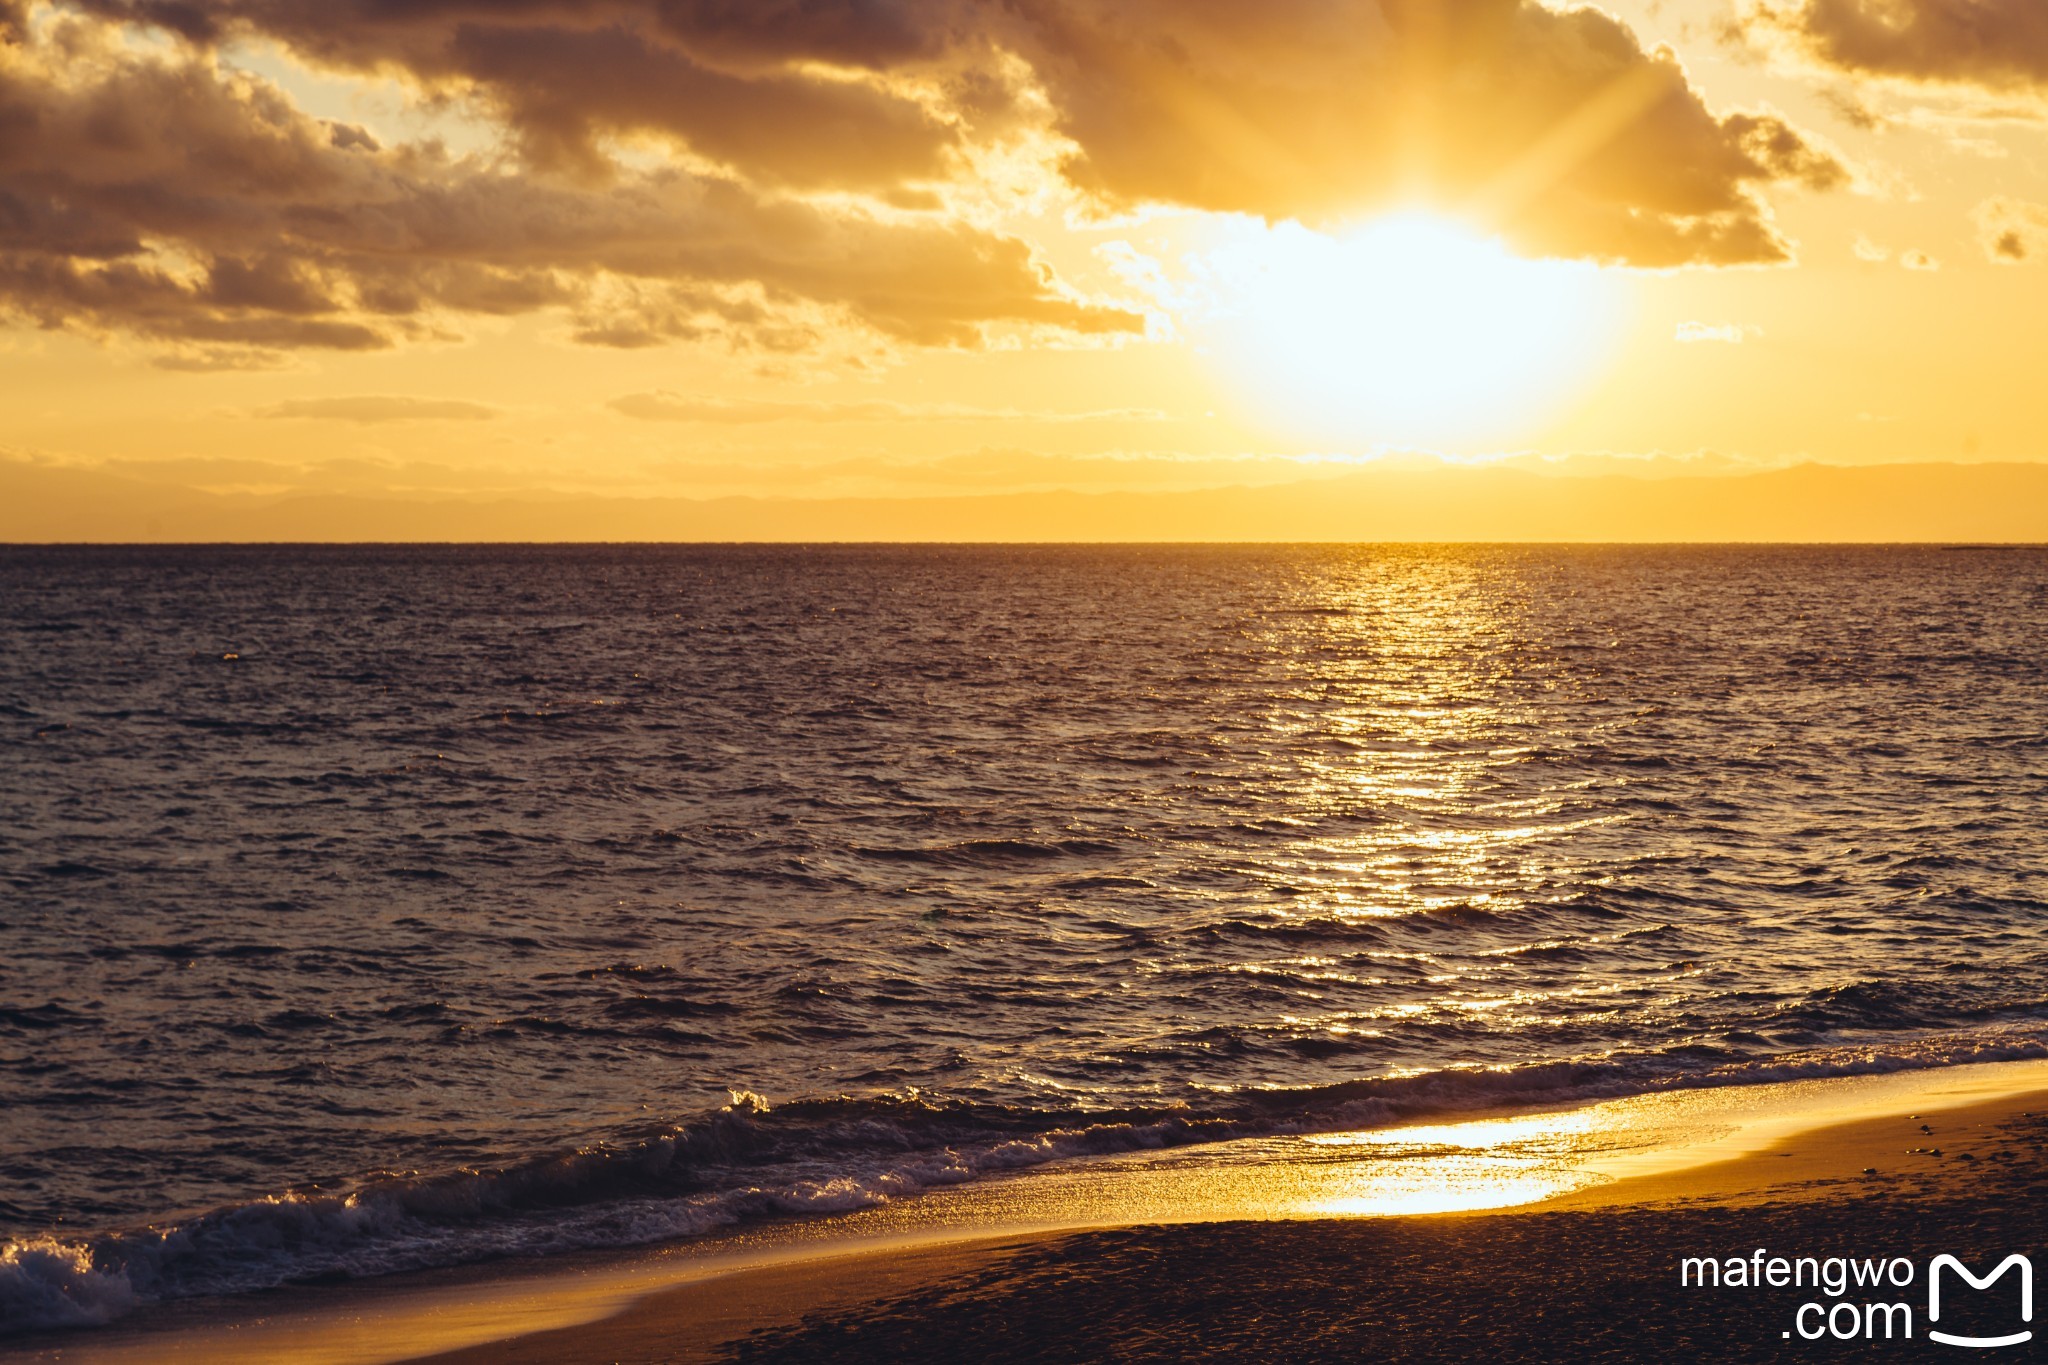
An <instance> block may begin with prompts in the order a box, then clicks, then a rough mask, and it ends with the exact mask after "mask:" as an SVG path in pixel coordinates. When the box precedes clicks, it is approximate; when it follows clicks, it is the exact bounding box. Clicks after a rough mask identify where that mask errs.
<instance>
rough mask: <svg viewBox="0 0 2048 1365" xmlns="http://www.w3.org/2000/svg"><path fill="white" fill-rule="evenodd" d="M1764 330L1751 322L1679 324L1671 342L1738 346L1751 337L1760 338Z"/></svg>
mask: <svg viewBox="0 0 2048 1365" xmlns="http://www.w3.org/2000/svg"><path fill="white" fill-rule="evenodd" d="M1763 334H1764V329H1763V328H1761V327H1759V326H1757V325H1756V324H1755V323H1753V322H1721V323H1708V322H1681V323H1679V324H1678V330H1677V332H1676V333H1675V335H1674V336H1673V337H1672V340H1674V341H1678V342H1682V343H1686V344H1697V343H1699V342H1703V341H1717V342H1722V343H1725V344H1727V345H1730V346H1740V345H1741V344H1742V343H1743V342H1745V341H1747V340H1748V339H1749V338H1751V337H1760V336H1762V335H1763Z"/></svg>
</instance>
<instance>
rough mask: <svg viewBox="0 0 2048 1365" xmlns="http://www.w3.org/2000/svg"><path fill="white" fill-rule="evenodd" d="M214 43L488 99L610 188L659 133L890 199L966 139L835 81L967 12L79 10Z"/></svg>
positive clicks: (741, 164)
mask: <svg viewBox="0 0 2048 1365" xmlns="http://www.w3.org/2000/svg"><path fill="white" fill-rule="evenodd" d="M77 7H78V8H82V9H87V10H90V11H93V12H96V13H99V14H101V15H105V16H107V17H112V18H119V19H125V20H130V21H134V22H141V23H149V24H154V25H157V26H161V27H163V28H166V29H169V30H170V31H172V32H175V33H178V34H181V35H183V36H185V37H188V38H191V39H194V40H196V41H200V42H206V43H214V42H219V41H221V40H223V39H226V38H230V37H233V36H237V35H241V34H261V35H264V36H266V37H270V38H274V39H276V40H278V41H280V42H282V43H284V44H286V45H287V46H289V47H291V48H292V49H293V50H294V51H296V52H299V53H300V54H302V55H304V56H306V57H308V58H310V59H312V60H314V61H317V62H321V63H324V64H327V65H330V66H337V67H341V68H344V69H348V70H353V71H359V72H386V71H389V70H392V69H394V68H397V69H401V70H404V71H406V72H408V73H410V74H411V75H412V76H413V77H414V78H416V79H418V80H419V81H421V82H424V83H426V84H428V85H430V86H433V87H435V88H437V89H440V90H443V91H447V92H451V93H456V94H468V95H473V96H474V97H475V98H476V99H477V100H478V101H479V102H480V103H481V104H482V105H483V106H485V107H486V108H488V109H489V110H490V111H491V112H492V113H493V114H495V115H496V116H497V117H498V118H500V119H502V120H503V122H504V123H505V124H506V126H507V127H508V128H510V129H511V130H512V131H513V133H514V134H515V135H516V136H517V138H518V140H519V143H520V145H521V147H522V148H523V150H524V151H525V152H526V153H527V155H528V158H529V159H530V160H531V161H532V162H533V163H534V164H537V165H543V166H550V167H558V168H574V169H577V170H579V171H581V172H583V173H585V174H591V175H599V174H603V173H604V172H605V170H606V169H607V165H608V163H607V159H606V157H605V155H604V153H603V151H602V150H601V149H600V147H599V145H598V140H599V138H600V137H602V136H603V135H606V134H615V133H650V134H657V135H661V136H665V137H668V138H670V139H673V140H674V141H675V142H676V143H677V144H678V145H680V146H682V147H685V148H687V149H688V150H689V151H691V152H693V153H695V154H697V155H699V156H701V157H704V158H707V159H709V160H712V161H716V162H720V163H723V164H725V165H727V166H730V167H733V168H736V169H740V170H743V171H744V172H745V174H746V175H748V176H749V177H750V178H752V179H755V180H757V181H764V182H767V181H772V182H776V183H785V184H790V185H797V186H802V187H807V188H822V187H836V188H887V187H889V186H892V185H894V184H896V183H898V182H900V181H901V180H903V179H905V178H924V177H937V176H940V175H942V174H943V173H944V172H945V169H946V154H947V152H948V151H949V149H951V148H952V147H953V146H954V145H955V142H956V132H955V130H954V128H953V127H952V126H951V125H950V124H949V123H947V122H946V121H945V120H943V119H941V118H940V117H938V116H937V115H936V114H935V113H934V112H933V111H931V110H929V109H927V108H925V107H924V106H923V105H922V104H921V103H919V102H918V101H917V100H914V99H912V98H910V97H908V96H907V95H904V94H901V93H897V92H894V91H890V90H885V89H880V88H877V87H876V86H874V85H872V84H862V83H854V82H848V81H843V80H830V79H819V78H818V77H817V76H816V75H815V74H811V73H807V72H805V71H803V70H800V69H797V64H799V63H805V62H831V63H843V64H849V65H855V66H866V67H870V68H874V69H881V68H884V67H893V66H895V65H898V64H902V63H910V62H916V61H919V60H922V59H925V58H928V57H931V56H934V55H936V54H937V53H938V51H940V50H941V48H942V47H943V46H944V44H943V40H942V35H943V33H944V25H943V24H941V23H938V22H935V20H936V18H937V17H938V16H939V15H940V14H941V12H942V11H944V10H946V9H950V8H951V7H950V6H940V5H929V4H926V5H912V4H907V3H899V4H881V3H872V0H869V2H867V3H861V2H859V0H771V2H770V3H765V4H747V3H745V2H744V0H715V2H713V3H688V0H656V2H655V3H647V2H646V0H641V2H640V3H632V2H631V0H514V2H513V3H479V2H477V0H424V2H422V3H404V2H401V0H322V3H319V4H307V3H305V0H216V2H215V3H209V4H207V5H205V6H203V7H199V6H184V5H165V4H161V3H156V2H155V0H77Z"/></svg>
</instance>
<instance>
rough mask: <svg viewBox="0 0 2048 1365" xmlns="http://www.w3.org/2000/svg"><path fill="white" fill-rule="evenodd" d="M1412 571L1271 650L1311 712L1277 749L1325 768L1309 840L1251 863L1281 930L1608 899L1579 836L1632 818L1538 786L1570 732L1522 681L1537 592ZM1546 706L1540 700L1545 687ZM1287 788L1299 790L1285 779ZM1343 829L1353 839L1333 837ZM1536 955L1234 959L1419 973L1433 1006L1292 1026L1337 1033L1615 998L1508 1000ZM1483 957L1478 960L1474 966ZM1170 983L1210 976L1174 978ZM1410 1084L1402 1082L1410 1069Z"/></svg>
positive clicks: (1540, 995)
mask: <svg viewBox="0 0 2048 1365" xmlns="http://www.w3.org/2000/svg"><path fill="white" fill-rule="evenodd" d="M1426 577H1427V579H1428V581H1427V582H1426V583H1418V582H1417V577H1416V575H1415V574H1414V573H1409V574H1405V575H1384V576H1379V577H1377V578H1371V577H1368V578H1365V579H1364V580H1363V581H1354V582H1352V583H1350V584H1349V585H1347V586H1345V587H1343V588H1341V589H1339V590H1337V591H1334V592H1332V593H1331V594H1330V595H1329V596H1328V598H1327V599H1326V600H1327V602H1328V606H1327V607H1326V608H1325V609H1324V610H1323V611H1322V612H1320V613H1319V614H1318V615H1317V616H1316V617H1315V618H1314V620H1313V621H1312V622H1311V623H1309V624H1308V625H1307V626H1303V625H1301V624H1299V623H1295V624H1290V625H1285V626H1276V627H1273V628H1272V630H1273V633H1274V635H1275V636H1276V637H1277V636H1279V635H1281V634H1282V633H1285V634H1286V635H1287V636H1288V638H1287V640H1286V641H1285V647H1284V648H1276V649H1275V651H1274V652H1275V653H1276V654H1277V655H1279V656H1281V657H1284V658H1287V659H1289V660H1291V661H1292V666H1293V667H1294V668H1295V669H1296V670H1298V674H1299V676H1298V678H1297V679H1296V682H1295V686H1294V688H1293V690H1292V696H1293V697H1294V699H1295V701H1296V702H1297V704H1298V709H1296V710H1294V711H1293V712H1292V713H1291V714H1282V715H1275V716H1268V717H1265V718H1264V724H1265V726H1266V728H1267V729H1268V730H1269V731H1270V732H1272V733H1274V734H1275V735H1276V736H1277V737H1278V739H1279V742H1280V746H1281V747H1285V748H1290V749H1294V748H1298V749H1299V750H1301V751H1306V752H1310V753H1313V754H1316V755H1319V756H1318V757H1316V758H1314V759H1312V760H1311V761H1309V762H1308V763H1306V764H1305V765H1304V766H1303V768H1302V769H1301V770H1300V771H1299V773H1298V774H1296V775H1294V776H1293V777H1292V779H1291V780H1292V781H1293V782H1295V783H1297V784H1298V785H1299V787H1300V790H1299V791H1297V792H1294V793H1292V796H1293V798H1294V800H1295V801H1296V802H1297V804H1298V806H1299V808H1301V809H1304V810H1305V811H1307V812H1309V813H1310V816H1311V817H1312V818H1311V819H1310V820H1309V821H1307V822H1306V823H1309V824H1311V825H1312V826H1313V830H1312V832H1311V833H1309V834H1306V835H1305V836H1304V837H1302V838H1300V839H1298V840H1296V841H1295V842H1293V843H1292V844H1288V845H1283V846H1280V847H1277V848H1273V849H1269V850H1264V851H1262V852H1261V853H1260V855H1259V858H1258V860H1257V863H1256V864H1255V865H1253V866H1250V867H1248V868H1247V870H1248V871H1249V872H1251V873H1252V874H1253V875H1255V876H1257V877H1259V878H1261V879H1263V880H1265V881H1266V882H1267V883H1268V884H1269V885H1271V886H1273V887H1275V888H1276V889H1279V890H1283V891H1285V892H1286V893H1287V897H1286V899H1284V900H1282V901H1280V902H1278V903H1276V904H1275V905H1274V906H1273V908H1272V909H1271V910H1270V911H1269V912H1268V913H1270V915H1271V916H1272V917H1273V919H1274V920H1276V921H1279V922H1282V923H1287V922H1293V923H1298V924H1307V923H1311V922H1318V921H1337V922H1339V923H1345V924H1366V923H1370V922H1373V921H1385V920H1391V919H1396V918H1401V917H1411V916H1423V917H1427V916H1432V915H1439V914H1448V915H1452V916H1458V917H1463V918H1465V919H1469V918H1471V917H1472V916H1475V915H1486V914H1498V915H1501V916H1511V915H1513V914H1514V912H1515V911H1517V910H1518V909H1520V908H1521V907H1523V906H1525V905H1527V904H1529V903H1531V902H1532V901H1535V900H1539V899H1541V898H1543V896H1544V895H1545V893H1546V888H1551V887H1556V886H1559V885H1574V886H1586V885H1592V884H1596V883H1597V882H1598V880H1599V877H1600V871H1599V869H1598V868H1597V867H1595V866H1594V865H1593V864H1592V863H1591V861H1590V859H1589V857H1588V856H1585V855H1581V854H1578V853H1575V851H1574V844H1573V836H1574V835H1576V834H1579V833H1581V832H1583V831H1587V830H1591V829H1594V828H1597V827H1599V826H1603V825H1610V824H1615V823H1619V822H1621V821H1623V820H1625V819H1626V818H1627V817H1626V816H1625V815H1623V814H1621V813H1618V812H1616V811H1614V810H1612V809H1611V808H1604V807H1599V806H1596V804H1595V802H1594V801H1593V800H1591V799H1588V795H1587V793H1588V789H1589V788H1591V787H1592V786H1593V785H1594V779H1592V778H1590V777H1589V778H1584V779H1579V780H1559V779H1558V777H1557V776H1556V775H1555V774H1550V775H1548V776H1545V777H1542V778H1540V779H1539V778H1537V777H1534V776H1532V773H1540V772H1541V767H1540V765H1532V764H1531V763H1530V762H1529V760H1530V758H1531V755H1532V753H1533V751H1534V741H1536V740H1537V739H1538V738H1540V737H1543V736H1551V737H1552V738H1551V740H1550V742H1551V743H1553V744H1554V743H1555V742H1556V741H1555V739H1554V736H1555V735H1556V734H1557V733H1558V730H1559V727H1557V726H1556V725H1555V724H1553V723H1552V722H1551V721H1550V720H1549V718H1548V717H1547V716H1546V714H1544V710H1545V703H1543V702H1542V701H1540V700H1537V701H1532V700H1531V694H1532V689H1531V688H1530V687H1528V686H1527V678H1526V676H1525V675H1526V674H1527V672H1528V671H1529V670H1530V669H1531V667H1532V664H1531V658H1532V656H1540V655H1541V650H1540V648H1539V646H1538V643H1537V640H1536V636H1537V635H1538V633H1539V628H1538V627H1537V626H1536V625H1535V624H1534V622H1533V621H1532V619H1531V613H1530V612H1529V611H1528V610H1527V600H1526V595H1527V593H1528V592H1530V591H1535V590H1537V589H1536V588H1535V587H1534V586H1531V585H1521V586H1520V587H1518V588H1516V587H1508V588H1504V586H1503V581H1502V580H1501V579H1500V578H1499V577H1498V576H1494V577H1488V576H1485V575H1482V574H1479V573H1477V572H1474V571H1472V569H1471V567H1470V566H1468V565H1461V564H1458V563H1455V562H1449V561H1444V562H1439V563H1436V564H1434V565H1431V566H1430V567H1429V569H1428V570H1427V571H1426ZM1534 692H1535V694H1536V695H1537V696H1538V697H1539V698H1540V697H1541V695H1542V694H1541V689H1534ZM1274 780H1275V782H1276V784H1278V783H1280V782H1283V781H1286V780H1289V779H1283V778H1281V777H1279V776H1277V775H1276V777H1275V779H1274ZM1347 819H1348V820H1349V821H1350V822H1351V825H1352V829H1351V831H1350V832H1348V833H1333V827H1338V828H1341V826H1342V823H1343V822H1344V821H1346V820H1347ZM1547 946H1552V945H1549V944H1547V943H1546V942H1544V941H1535V940H1530V941H1525V942H1520V943H1513V944H1510V945H1507V946H1503V947H1501V948H1498V949H1494V950H1492V951H1491V952H1490V953H1489V952H1479V953H1473V952H1470V951H1467V952H1464V953H1462V954H1461V955H1460V960H1459V961H1458V962H1457V963H1455V964H1454V963H1453V962H1452V961H1451V960H1449V959H1440V958H1438V957H1437V956H1435V955H1433V954H1431V953H1429V952H1426V951H1422V952H1418V951H1413V950H1408V951H1402V950H1398V949H1393V948H1385V949H1367V950H1364V951H1361V952H1357V953H1353V954H1350V955H1349V956H1350V958H1351V961H1350V962H1348V963H1347V962H1344V961H1340V960H1338V959H1335V958H1330V957H1321V956H1315V955H1307V956H1292V957H1286V958H1268V959H1266V960H1264V961H1259V962H1252V963H1244V964H1239V965H1237V966H1235V967H1233V968H1231V969H1230V970H1232V971H1234V972H1251V973H1258V972H1262V971H1285V972H1287V973H1289V974H1291V975H1294V976H1296V977H1300V976H1304V975H1313V974H1317V973H1323V974H1327V976H1328V979H1330V980H1331V981H1332V982H1333V983H1338V984H1347V985H1356V984H1360V983H1361V978H1360V976H1359V975H1358V974H1357V971H1356V961H1357V960H1359V959H1365V960H1369V961H1375V962H1378V963H1382V964H1384V965H1385V966H1386V967H1387V969H1388V970H1390V971H1391V970H1394V969H1401V970H1403V971H1408V972H1414V971H1420V972H1421V973H1422V974H1423V976H1422V982H1423V983H1424V984H1426V985H1427V986H1428V987H1429V988H1430V989H1429V990H1428V992H1427V995H1426V998H1423V999H1415V998H1412V997H1411V998H1407V999H1390V1000H1386V1001H1383V1002H1381V1003H1377V1004H1374V1005H1371V1006H1366V1007H1356V1006H1354V1007H1350V1008H1343V1007H1338V1006H1334V1005H1333V1007H1332V1008H1330V1009H1328V1010H1326V1011H1322V1012H1317V1013H1306V1012H1301V1011H1298V1010H1297V1011H1295V1012H1290V1013H1287V1014H1284V1015H1281V1016H1279V1017H1278V1018H1277V1019H1276V1020H1275V1021H1274V1022H1275V1024H1276V1025H1278V1026H1280V1027H1283V1028H1292V1029H1297V1030H1302V1031H1304V1032H1314V1033H1316V1034H1319V1035H1322V1036H1328V1037H1336V1038H1360V1037H1374V1036H1379V1035H1380V1034H1381V1033H1382V1030H1383V1028H1384V1026H1385V1024H1386V1023H1387V1022H1388V1021H1391V1020H1408V1021H1413V1020H1416V1019H1419V1018H1425V1017H1441V1018H1445V1019H1451V1018H1455V1017H1457V1016H1461V1015H1463V1016H1469V1015H1472V1014H1478V1013H1485V1014H1488V1015H1491V1016H1493V1020H1494V1024H1495V1026H1496V1027H1501V1028H1512V1027H1518V1026H1528V1025H1538V1024H1543V1023H1550V1022H1556V1019H1555V1017H1554V1015H1553V1014H1552V1013H1551V1012H1549V1011H1547V1010H1546V1008H1545V1006H1546V1003H1547V1002H1551V1001H1559V1000H1573V1001H1578V1002H1581V1003H1583V1002H1584V1001H1585V1000H1587V999H1588V998H1590V997H1595V996H1600V995H1603V994H1609V993H1615V992H1619V991H1621V990H1623V989H1625V987H1624V986H1623V985H1622V984H1620V983H1612V982H1609V983H1588V984H1572V985H1566V986H1560V987H1557V988H1553V989H1551V990H1549V991H1544V992H1536V991H1527V990H1522V991H1515V992H1504V993H1495V992H1493V991H1491V990H1489V988H1488V985H1487V980H1486V978H1487V976H1488V975H1489V974H1490V971H1492V970H1494V968H1491V967H1489V965H1487V963H1488V960H1489V959H1491V960H1492V961H1493V962H1497V963H1499V964H1501V965H1502V966H1505V965H1506V964H1507V963H1508V961H1509V960H1510V959H1511V958H1512V957H1513V956H1514V955H1515V954H1517V953H1520V952H1525V951H1528V950H1530V949H1532V948H1544V947H1547ZM1475 957H1476V958H1477V959H1479V963H1478V965H1476V966H1475V964H1474V959H1475ZM1159 969H1160V970H1165V971H1174V970H1177V969H1179V970H1202V968H1199V967H1197V968H1176V967H1175V966H1174V965H1172V964H1164V965H1162V966H1161V967H1160V968H1159ZM1396 1074H1398V1068H1397V1072H1396Z"/></svg>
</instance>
